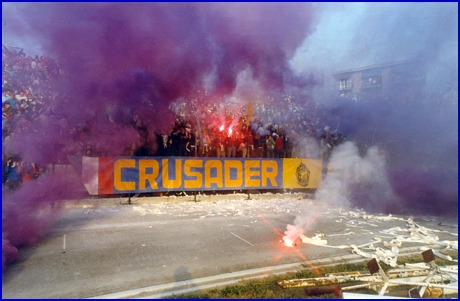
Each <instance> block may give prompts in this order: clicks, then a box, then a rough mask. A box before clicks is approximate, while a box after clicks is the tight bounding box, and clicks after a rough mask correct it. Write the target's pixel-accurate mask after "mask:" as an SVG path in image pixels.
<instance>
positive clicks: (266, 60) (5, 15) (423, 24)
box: [2, 2, 458, 248]
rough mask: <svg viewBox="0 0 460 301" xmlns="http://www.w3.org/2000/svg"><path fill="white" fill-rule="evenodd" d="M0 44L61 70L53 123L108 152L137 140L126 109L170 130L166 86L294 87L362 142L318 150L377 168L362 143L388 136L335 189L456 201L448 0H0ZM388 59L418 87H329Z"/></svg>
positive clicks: (392, 207) (29, 151)
mask: <svg viewBox="0 0 460 301" xmlns="http://www.w3.org/2000/svg"><path fill="white" fill-rule="evenodd" d="M2 43H3V44H7V45H12V46H16V47H21V48H24V51H25V52H26V54H27V55H31V56H34V55H39V56H40V55H42V54H47V55H48V56H50V57H52V58H53V59H55V60H56V61H57V62H58V63H59V64H60V65H61V66H62V67H63V68H64V69H65V77H64V78H63V79H62V80H61V81H59V82H58V83H56V86H54V87H53V89H55V90H56V91H60V92H65V93H66V95H68V96H69V100H68V101H67V102H59V103H55V104H53V114H54V118H55V119H56V120H57V121H58V124H60V125H61V126H62V128H65V127H69V128H72V127H76V128H85V129H86V133H88V132H89V133H91V134H90V135H89V137H86V138H87V139H89V140H91V141H93V142H94V143H96V142H97V143H98V144H99V145H100V147H101V149H102V150H103V151H105V152H107V153H108V154H109V155H119V154H120V153H122V152H123V151H124V150H125V149H126V148H127V147H130V145H132V144H133V143H136V142H137V140H138V139H139V137H137V136H136V135H137V133H136V132H135V131H134V130H133V129H131V128H129V127H126V121H127V119H129V116H130V115H131V114H139V115H140V116H141V117H142V118H143V119H145V120H147V126H148V129H149V131H150V132H152V133H153V132H166V131H168V130H170V127H171V122H173V121H174V120H173V117H170V115H171V114H169V112H168V108H169V107H170V105H171V104H172V103H173V102H175V101H177V100H178V99H193V98H196V99H199V101H210V100H212V101H215V102H218V101H220V100H222V99H225V98H228V97H233V96H238V97H240V98H246V99H248V102H250V101H251V99H255V98H256V95H258V94H263V95H270V94H272V93H273V95H280V94H283V93H284V94H286V93H294V94H295V93H298V94H299V95H305V94H307V95H309V96H311V99H313V102H314V103H315V105H316V108H317V110H318V111H320V112H321V114H322V116H323V122H325V125H329V126H331V127H333V128H335V127H336V125H337V128H338V127H339V125H340V131H341V132H343V134H345V135H346V136H348V137H350V139H351V140H355V141H358V140H361V141H366V143H368V144H369V145H366V146H367V147H368V148H369V150H368V151H366V150H364V153H363V151H362V150H361V153H360V150H357V149H356V148H355V147H352V146H350V145H348V146H347V147H343V148H342V149H339V148H338V149H337V151H336V154H335V155H334V154H333V156H332V158H331V159H333V158H334V157H335V158H340V159H341V160H342V161H347V160H356V157H357V156H361V157H362V160H364V162H365V163H366V164H369V165H370V166H372V167H373V168H374V169H378V166H381V165H375V163H376V162H377V163H379V164H380V163H382V162H381V160H382V159H381V158H380V157H379V156H376V155H375V153H379V151H378V148H385V147H386V148H388V150H387V151H388V153H389V154H390V155H389V156H388V158H386V163H385V165H384V166H385V167H384V172H381V171H379V172H378V174H379V175H380V176H381V177H380V176H379V177H378V180H376V181H370V182H366V183H362V184H357V183H347V189H346V192H343V191H342V190H338V193H339V194H341V196H342V197H344V198H345V199H344V203H346V204H348V205H350V206H363V207H365V208H366V209H367V210H372V209H373V208H374V207H375V208H378V210H381V211H385V212H388V213H391V212H392V211H397V212H404V213H408V212H411V211H427V210H430V211H432V212H434V213H439V214H447V213H452V212H453V210H452V208H453V207H455V212H457V209H456V208H457V207H456V206H457V195H458V188H457V182H458V175H457V174H458V170H457V165H458V158H457V157H458V130H457V124H458V111H457V108H458V104H452V103H449V102H448V101H447V100H446V99H445V97H444V96H445V95H446V94H447V93H449V92H452V91H455V92H456V91H458V85H457V82H458V3H438V2H436V3H434V2H433V3H429V2H428V3H145V2H141V3H118V2H116V3H111V2H103V3H2ZM401 60H417V61H418V62H421V65H423V66H424V68H425V72H426V87H425V96H424V98H423V99H417V100H411V102H410V103H408V104H404V105H403V104H398V103H392V102H384V103H377V104H369V103H367V104H366V103H350V102H336V101H335V98H334V97H332V96H333V94H334V92H335V90H334V89H335V88H336V83H335V82H334V78H333V77H332V74H333V73H334V72H337V71H341V70H346V69H351V68H358V67H365V66H369V65H374V64H382V63H388V62H394V61H401ZM204 91H206V92H205V93H204ZM286 91H288V92H286ZM196 95H198V96H196ZM195 96H196V97H195ZM100 116H106V117H107V116H108V117H109V119H110V120H111V122H110V123H108V122H107V119H104V118H103V119H100V118H99V117H100ZM73 138H74V137H69V136H63V134H62V131H60V128H59V127H57V126H55V125H53V126H51V125H50V126H48V127H45V126H44V127H43V128H42V131H41V132H40V133H38V134H36V135H35V134H34V135H22V136H17V137H16V138H15V139H16V143H13V144H12V146H10V147H11V148H12V149H11V150H12V151H18V152H20V153H21V155H22V156H23V157H26V158H28V159H29V160H32V161H37V162H42V163H43V164H45V163H49V162H52V161H53V160H55V159H56V158H64V159H65V156H66V155H67V154H68V153H72V151H74V149H73V147H74V145H72V144H67V145H66V147H65V148H62V145H61V142H62V141H71V139H73ZM388 141H391V143H390V142H388ZM374 144H375V145H374ZM30 145H34V146H36V147H30ZM376 148H377V150H376ZM382 164H383V163H382ZM374 169H373V170H374ZM374 171H375V170H374ZM375 172H377V171H375ZM371 178H372V176H371ZM59 181H61V182H59ZM62 181H63V179H59V178H54V179H53V180H52V181H51V180H50V182H49V184H46V185H45V186H41V189H42V190H41V191H42V193H41V194H40V196H33V197H25V195H27V194H26V193H25V192H23V193H21V194H20V195H19V194H17V195H15V196H14V197H11V200H13V199H14V202H16V203H17V202H20V200H23V202H24V203H25V204H27V203H33V204H43V202H42V200H44V199H46V198H47V195H49V194H48V193H45V191H48V192H49V193H51V194H53V193H55V192H57V193H55V196H56V197H54V195H53V197H52V198H51V199H52V200H53V201H56V200H57V199H59V198H61V197H62V195H63V193H64V192H63V191H60V189H56V187H62V185H67V184H66V183H63V182H62ZM333 182H334V181H333V180H330V181H325V183H333ZM44 187H45V188H44ZM28 189H30V192H32V191H33V190H35V189H36V188H35V187H32V186H30V187H29V188H28ZM46 189H48V190H46ZM328 190H329V192H333V191H335V190H334V189H333V188H329V189H328ZM383 190H384V191H383ZM324 191H325V188H324V187H323V189H322V190H321V195H320V196H319V197H321V196H323V195H325V194H324ZM74 195H77V193H75V194H74ZM326 195H327V194H326ZM25 198H27V201H26V200H24V199H25ZM36 198H38V199H36ZM369 199H372V202H368V201H366V200H369ZM433 203H436V206H433ZM377 204H380V205H379V206H374V205H377ZM381 204H383V205H381ZM385 204H387V205H388V206H386V205H385ZM5 206H7V207H5ZM8 206H9V205H5V204H4V205H3V209H4V212H5V208H7V209H8V210H6V212H10V213H11V212H15V213H14V214H11V215H10V216H16V217H18V218H16V219H13V218H11V219H10V221H11V222H10V223H9V225H10V228H11V229H13V228H15V225H17V223H18V222H20V221H22V220H23V219H24V216H21V215H20V214H19V213H16V211H15V209H14V206H9V207H8ZM37 206H38V205H37ZM40 206H41V205H40ZM414 208H415V209H414ZM31 214H32V213H31ZM4 216H5V213H4ZM19 217H21V218H19ZM45 224H46V223H45ZM32 230H33V229H29V230H28V231H29V232H30V231H32ZM13 232H15V231H13ZM16 232H17V231H16ZM32 232H33V233H35V232H34V231H32ZM10 236H11V234H5V233H3V239H4V245H5V241H6V242H8V241H10V242H12V241H14V243H12V245H13V248H14V247H15V246H18V245H21V244H27V243H28V242H30V241H33V240H30V239H26V238H24V240H21V239H19V238H17V237H16V239H15V240H11V237H10ZM31 236H33V237H35V236H34V235H32V234H31ZM6 244H7V243H6ZM7 245H8V244H7Z"/></svg>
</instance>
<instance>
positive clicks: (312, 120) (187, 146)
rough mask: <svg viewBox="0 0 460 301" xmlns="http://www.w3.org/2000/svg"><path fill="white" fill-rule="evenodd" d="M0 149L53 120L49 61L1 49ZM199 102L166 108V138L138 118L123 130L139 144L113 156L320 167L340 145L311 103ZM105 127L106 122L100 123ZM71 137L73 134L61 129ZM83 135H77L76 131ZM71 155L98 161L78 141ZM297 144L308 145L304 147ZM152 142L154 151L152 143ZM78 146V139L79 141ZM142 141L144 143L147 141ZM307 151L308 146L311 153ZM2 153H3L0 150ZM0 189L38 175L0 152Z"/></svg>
mask: <svg viewBox="0 0 460 301" xmlns="http://www.w3.org/2000/svg"><path fill="white" fill-rule="evenodd" d="M2 70H3V73H2V145H3V146H4V147H5V146H7V145H8V143H9V142H10V140H12V137H14V136H15V135H17V134H18V133H20V132H23V131H26V132H29V133H36V132H39V131H40V128H41V127H43V126H45V125H49V124H50V123H53V124H56V125H59V126H60V127H61V128H65V126H62V125H60V124H59V123H60V122H61V121H60V120H54V118H53V116H54V114H53V104H54V103H56V102H60V101H63V100H64V97H63V96H62V95H60V94H59V93H58V92H56V91H54V90H53V88H52V87H53V85H52V83H53V81H54V80H56V79H58V78H59V77H60V76H62V75H63V71H62V68H61V66H59V65H58V64H57V63H56V62H55V61H54V60H53V59H52V58H50V57H48V56H46V55H42V56H40V57H39V56H37V55H36V56H35V57H31V56H27V55H26V54H25V53H24V51H23V50H22V49H17V48H14V47H10V46H6V45H3V49H2ZM217 103H218V102H216V103H213V102H209V101H204V100H203V99H200V97H199V96H196V95H195V96H193V97H190V100H188V101H178V102H174V103H171V104H170V106H169V111H170V112H171V114H173V116H174V117H175V123H174V124H171V131H170V132H169V133H167V132H166V133H164V132H163V133H158V132H157V133H149V131H148V129H147V128H148V127H147V126H146V124H147V123H148V121H146V120H142V119H141V118H140V117H139V115H138V114H134V113H133V114H132V116H131V126H132V127H133V128H134V129H136V130H137V131H138V133H139V138H140V139H139V140H140V141H141V142H140V143H138V144H136V145H133V147H132V148H131V149H128V150H127V151H126V153H123V154H117V155H120V156H189V157H221V158H223V157H230V158H236V157H239V158H249V157H251V158H291V157H309V158H314V159H323V160H328V158H329V155H330V152H331V150H332V149H333V148H334V147H335V146H337V145H338V144H340V143H342V142H343V141H344V140H345V138H344V137H343V136H342V135H340V134H338V133H337V131H330V129H329V127H328V126H324V124H321V122H320V119H321V116H319V113H318V112H316V107H315V105H314V103H313V102H312V101H309V100H308V99H307V98H296V97H294V96H291V95H282V96H278V97H275V96H265V97H263V99H262V97H259V98H258V99H257V100H255V101H253V104H252V105H251V106H249V105H248V104H241V103H238V102H226V101H223V102H220V103H219V104H217ZM108 122H109V120H108ZM65 130H67V131H68V132H75V131H77V132H78V130H79V129H78V128H71V129H65ZM80 130H81V131H83V130H84V129H80ZM82 136H83V135H78V133H77V134H76V135H74V136H73V137H76V138H75V139H74V140H75V141H71V144H74V145H80V147H79V148H78V149H77V150H76V151H75V153H74V154H76V155H86V156H103V155H104V153H101V152H99V151H98V148H97V146H95V145H92V144H91V143H86V142H85V141H77V140H79V139H80V138H81V137H82ZM305 137H309V138H310V139H309V140H308V143H307V142H306V140H305ZM155 138H156V141H155V143H156V145H155V147H152V141H151V140H155ZM80 140H83V139H80ZM149 140H150V141H149ZM312 144H313V145H312ZM3 149H5V148H3ZM2 163H3V169H2V170H3V183H4V184H6V185H7V187H8V188H11V189H15V188H16V187H17V185H18V183H20V182H22V181H29V180H33V179H37V178H38V177H40V176H42V175H44V174H45V173H46V169H44V168H43V167H40V166H37V164H36V163H35V162H27V160H24V159H23V158H20V157H19V156H18V155H17V154H14V153H5V152H4V151H2Z"/></svg>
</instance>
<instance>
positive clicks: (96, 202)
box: [61, 193, 312, 209]
mask: <svg viewBox="0 0 460 301" xmlns="http://www.w3.org/2000/svg"><path fill="white" fill-rule="evenodd" d="M311 197H312V195H311V194H308V193H279V194H278V193H276V194H273V193H231V194H216V195H204V194H201V195H197V196H196V197H195V196H194V195H184V196H174V195H173V196H147V197H131V198H128V197H126V196H125V197H110V198H90V197H88V198H86V199H83V200H65V201H63V203H62V204H61V208H64V209H79V208H83V209H85V208H95V207H103V206H123V205H148V204H157V203H163V202H213V201H217V200H218V201H225V200H264V199H273V198H279V199H293V198H294V199H298V200H310V199H311ZM128 200H130V201H128Z"/></svg>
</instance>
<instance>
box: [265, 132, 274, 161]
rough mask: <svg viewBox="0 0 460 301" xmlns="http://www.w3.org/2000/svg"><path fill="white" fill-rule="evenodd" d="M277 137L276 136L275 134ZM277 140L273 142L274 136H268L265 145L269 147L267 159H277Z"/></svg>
mask: <svg viewBox="0 0 460 301" xmlns="http://www.w3.org/2000/svg"><path fill="white" fill-rule="evenodd" d="M273 135H276V134H273ZM275 144H276V143H275V140H273V136H270V135H269V136H268V138H267V141H266V142H265V145H266V146H267V158H274V157H275Z"/></svg>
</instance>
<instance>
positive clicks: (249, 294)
mask: <svg viewBox="0 0 460 301" xmlns="http://www.w3.org/2000/svg"><path fill="white" fill-rule="evenodd" d="M452 257H454V256H452ZM416 262H421V260H420V258H418V257H417V258H415V257H407V258H401V260H400V261H399V262H398V263H399V264H401V265H403V264H404V263H416ZM435 262H436V264H438V265H448V264H451V262H448V261H446V260H442V259H439V258H437V259H436V261H435ZM380 265H381V267H382V269H388V268H391V267H390V266H388V265H386V264H384V263H382V262H380ZM354 271H360V272H368V269H367V264H366V262H364V261H363V263H357V264H351V263H347V264H341V265H335V266H323V267H320V268H318V269H303V270H299V271H296V272H289V273H286V274H282V275H269V276H267V277H265V278H263V279H253V280H242V281H240V282H239V283H238V284H234V285H230V286H227V287H224V288H219V289H212V290H209V291H206V292H201V293H187V294H180V295H173V296H172V297H169V299H178V298H179V299H305V298H310V299H311V298H313V299H315V298H321V299H336V298H337V297H336V296H335V295H334V294H324V295H320V296H308V297H307V296H306V293H305V289H306V288H305V287H299V288H288V289H283V288H281V287H280V286H279V285H278V281H282V280H290V279H304V278H317V277H323V276H324V275H326V274H330V273H341V272H354Z"/></svg>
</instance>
